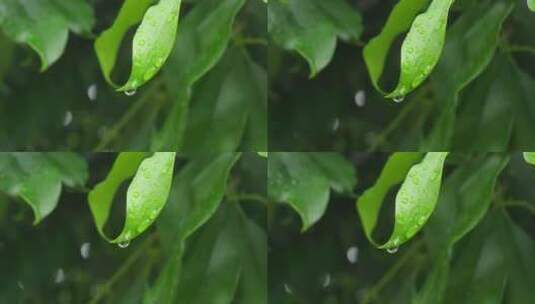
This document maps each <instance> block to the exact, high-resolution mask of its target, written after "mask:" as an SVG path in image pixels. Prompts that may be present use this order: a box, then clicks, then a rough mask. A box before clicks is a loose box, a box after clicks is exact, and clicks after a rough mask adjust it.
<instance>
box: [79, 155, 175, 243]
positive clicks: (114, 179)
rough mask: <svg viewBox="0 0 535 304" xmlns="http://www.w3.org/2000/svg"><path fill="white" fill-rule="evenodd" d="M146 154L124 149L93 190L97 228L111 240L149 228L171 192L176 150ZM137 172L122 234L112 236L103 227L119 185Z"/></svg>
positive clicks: (91, 200)
mask: <svg viewBox="0 0 535 304" xmlns="http://www.w3.org/2000/svg"><path fill="white" fill-rule="evenodd" d="M145 155H146V154H145V153H137V152H136V153H130V152H124V153H121V154H120V155H119V157H118V158H117V160H116V161H115V163H114V165H113V167H112V169H111V171H110V173H109V174H108V176H107V178H106V179H105V180H104V181H103V182H101V183H100V184H98V185H97V186H96V187H95V188H94V189H93V190H92V191H91V192H90V193H89V197H88V200H89V207H90V208H91V212H92V213H93V217H94V219H95V224H96V226H97V229H98V231H99V233H100V234H101V235H102V237H104V238H105V239H106V240H108V241H109V242H111V243H124V242H128V241H130V240H132V239H133V238H135V237H136V236H138V235H139V234H141V233H142V232H143V231H145V230H146V229H147V228H148V227H149V226H150V225H151V224H152V222H154V220H155V219H156V217H157V216H158V214H159V213H160V211H161V210H162V208H163V207H164V206H165V203H166V201H167V197H168V196H169V191H170V189H171V181H172V177H173V167H174V162H175V156H176V153H174V152H156V153H154V155H153V156H151V157H149V158H147V159H144V157H145ZM138 166H139V168H138ZM134 174H135V176H134V179H133V180H132V182H131V183H130V185H129V187H128V190H127V193H126V220H125V225H124V228H123V230H122V232H121V233H120V235H119V236H117V237H116V238H114V239H111V238H109V237H108V236H106V234H105V233H104V230H103V229H104V225H105V224H106V221H107V220H108V217H109V212H110V208H111V204H112V202H113V197H114V196H115V193H116V192H117V189H118V188H119V186H120V185H121V184H122V183H123V182H124V181H125V180H127V179H128V178H130V177H132V176H133V175H134Z"/></svg>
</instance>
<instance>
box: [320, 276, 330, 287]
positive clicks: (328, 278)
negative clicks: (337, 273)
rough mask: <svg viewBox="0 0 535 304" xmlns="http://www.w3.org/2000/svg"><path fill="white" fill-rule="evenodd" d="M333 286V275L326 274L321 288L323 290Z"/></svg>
mask: <svg viewBox="0 0 535 304" xmlns="http://www.w3.org/2000/svg"><path fill="white" fill-rule="evenodd" d="M330 285H331V274H330V273H327V274H325V276H324V277H323V282H322V283H321V286H322V287H323V288H327V287H329V286H330Z"/></svg>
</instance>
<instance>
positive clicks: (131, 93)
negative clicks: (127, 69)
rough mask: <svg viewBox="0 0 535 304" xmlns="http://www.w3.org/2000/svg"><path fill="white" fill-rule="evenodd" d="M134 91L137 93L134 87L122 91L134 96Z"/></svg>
mask: <svg viewBox="0 0 535 304" xmlns="http://www.w3.org/2000/svg"><path fill="white" fill-rule="evenodd" d="M136 93H137V90H136V89H129V90H126V91H124V94H125V95H126V96H134V95H136Z"/></svg>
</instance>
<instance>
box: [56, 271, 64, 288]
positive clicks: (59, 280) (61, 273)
mask: <svg viewBox="0 0 535 304" xmlns="http://www.w3.org/2000/svg"><path fill="white" fill-rule="evenodd" d="M63 281H65V271H63V268H60V269H58V270H57V271H56V274H55V275H54V283H56V284H61V283H62V282H63Z"/></svg>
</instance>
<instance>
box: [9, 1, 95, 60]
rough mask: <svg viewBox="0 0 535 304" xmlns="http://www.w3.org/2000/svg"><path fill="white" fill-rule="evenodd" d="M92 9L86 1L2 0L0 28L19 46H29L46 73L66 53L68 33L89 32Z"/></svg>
mask: <svg viewBox="0 0 535 304" xmlns="http://www.w3.org/2000/svg"><path fill="white" fill-rule="evenodd" d="M93 23H94V16H93V9H92V7H91V6H89V5H88V4H87V3H86V1H85V0H70V1H61V0H23V1H21V0H2V2H0V28H2V29H3V31H4V33H5V34H6V35H7V36H8V37H10V38H11V39H13V40H15V41H16V42H18V43H25V44H28V45H29V46H30V47H31V48H32V49H33V50H34V51H35V52H36V53H37V54H38V55H39V58H40V60H41V70H46V69H47V68H48V67H49V66H50V65H52V64H53V63H54V62H56V61H57V60H58V59H59V57H61V55H62V54H63V51H64V50H65V46H66V45H67V39H68V36H69V30H71V31H73V32H75V33H77V34H82V33H89V32H91V29H92V27H93Z"/></svg>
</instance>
